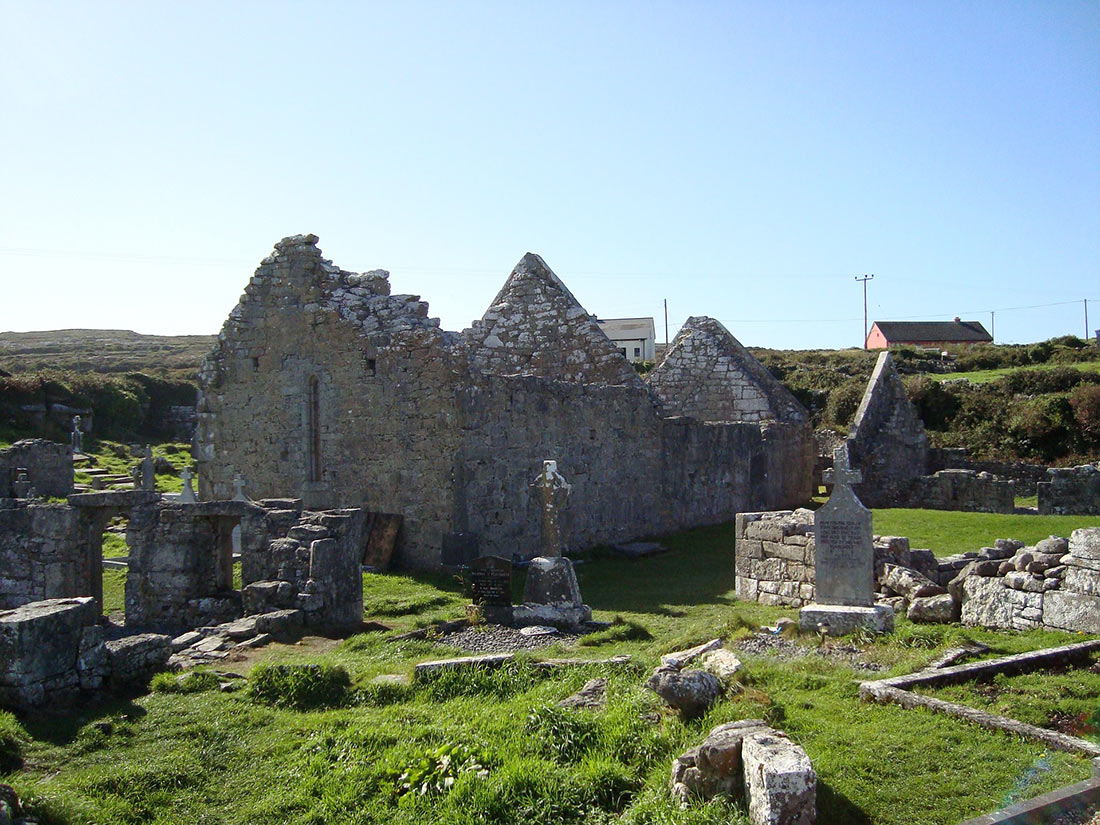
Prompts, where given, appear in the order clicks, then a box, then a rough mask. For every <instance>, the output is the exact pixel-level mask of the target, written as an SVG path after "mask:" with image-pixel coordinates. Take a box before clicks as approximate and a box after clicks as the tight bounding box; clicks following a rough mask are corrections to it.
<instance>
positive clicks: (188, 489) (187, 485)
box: [180, 467, 198, 504]
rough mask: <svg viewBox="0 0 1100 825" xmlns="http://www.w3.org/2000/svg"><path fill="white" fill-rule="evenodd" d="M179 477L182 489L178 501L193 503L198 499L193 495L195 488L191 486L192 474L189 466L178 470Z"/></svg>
mask: <svg viewBox="0 0 1100 825" xmlns="http://www.w3.org/2000/svg"><path fill="white" fill-rule="evenodd" d="M180 478H181V479H183V490H181V491H180V501H181V502H183V503H184V504H194V503H195V502H197V501H198V499H197V498H196V497H195V488H194V487H192V486H191V479H193V478H194V475H192V473H191V468H190V467H184V468H183V469H182V470H180Z"/></svg>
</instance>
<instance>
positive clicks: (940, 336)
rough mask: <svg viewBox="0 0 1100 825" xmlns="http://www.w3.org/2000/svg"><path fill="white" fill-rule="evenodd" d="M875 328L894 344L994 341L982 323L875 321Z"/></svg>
mask: <svg viewBox="0 0 1100 825" xmlns="http://www.w3.org/2000/svg"><path fill="white" fill-rule="evenodd" d="M875 326H876V327H878V329H879V332H881V333H882V334H883V335H884V336H886V340H887V341H889V342H890V343H892V344H901V343H906V342H912V343H919V342H922V341H958V342H959V343H987V342H990V341H992V340H993V336H992V335H990V334H989V333H988V332H986V331H985V327H983V326H982V324H981V322H980V321H959V320H955V321H875Z"/></svg>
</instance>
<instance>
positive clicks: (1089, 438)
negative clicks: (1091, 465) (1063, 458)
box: [1069, 384, 1100, 449]
mask: <svg viewBox="0 0 1100 825" xmlns="http://www.w3.org/2000/svg"><path fill="white" fill-rule="evenodd" d="M1069 406H1070V409H1072V410H1073V419H1074V421H1075V422H1076V423H1077V430H1078V433H1079V434H1080V437H1081V442H1082V446H1084V447H1085V448H1086V449H1096V448H1100V385H1097V384H1088V385H1083V386H1080V387H1077V388H1076V389H1075V390H1074V391H1073V392H1071V393H1070V394H1069Z"/></svg>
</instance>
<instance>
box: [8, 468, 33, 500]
mask: <svg viewBox="0 0 1100 825" xmlns="http://www.w3.org/2000/svg"><path fill="white" fill-rule="evenodd" d="M11 487H12V492H14V493H15V497H16V498H28V497H29V495H28V494H29V493H30V491H31V490H32V489H33V488H32V487H31V480H30V477H29V476H28V475H27V471H26V469H25V468H23V467H20V468H19V469H17V470H16V471H15V481H13V482H12V485H11Z"/></svg>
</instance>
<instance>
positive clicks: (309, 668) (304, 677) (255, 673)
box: [248, 665, 351, 710]
mask: <svg viewBox="0 0 1100 825" xmlns="http://www.w3.org/2000/svg"><path fill="white" fill-rule="evenodd" d="M248 695H249V696H250V697H251V698H252V700H253V701H256V702H260V703H262V704H265V705H272V706H274V707H277V708H289V709H292V710H310V709H313V708H326V707H327V708H332V707H340V706H342V705H345V704H347V703H348V701H349V699H350V698H351V677H350V676H348V672H347V671H346V670H344V668H342V667H339V666H334V665H259V666H257V667H255V668H253V669H252V673H251V674H249V677H248Z"/></svg>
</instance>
